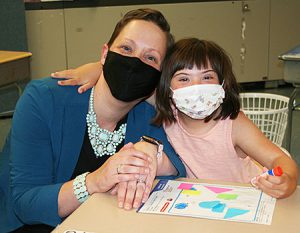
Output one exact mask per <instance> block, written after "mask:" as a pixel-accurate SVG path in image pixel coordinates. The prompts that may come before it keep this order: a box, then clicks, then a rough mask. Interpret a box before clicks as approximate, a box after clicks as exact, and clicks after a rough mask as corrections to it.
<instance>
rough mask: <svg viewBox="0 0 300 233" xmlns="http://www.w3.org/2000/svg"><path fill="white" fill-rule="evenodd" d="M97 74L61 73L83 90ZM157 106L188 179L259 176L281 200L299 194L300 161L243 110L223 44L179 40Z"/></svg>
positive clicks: (91, 67)
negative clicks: (271, 173) (278, 172)
mask: <svg viewBox="0 0 300 233" xmlns="http://www.w3.org/2000/svg"><path fill="white" fill-rule="evenodd" d="M96 71H97V72H96ZM93 73H101V68H100V66H98V65H96V63H94V64H88V65H85V66H82V67H80V68H79V69H76V70H71V71H62V72H58V73H55V75H56V77H65V76H67V77H69V78H70V79H69V80H65V81H62V82H61V83H60V84H61V85H69V84H78V83H81V82H82V81H87V82H86V84H85V85H84V86H82V87H81V89H79V92H81V91H85V90H86V89H88V88H89V87H90V86H91V85H92V84H93V83H94V82H95V78H96V77H95V75H93ZM86 75H88V77H89V78H88V79H84V76H86ZM91 76H94V77H91ZM74 77H75V79H74ZM156 105H157V115H156V117H155V119H154V123H155V124H157V125H161V124H163V125H164V128H165V131H166V133H167V135H168V139H169V141H170V142H171V144H172V146H173V147H174V149H175V150H176V152H177V153H178V154H179V156H180V157H181V159H182V161H183V162H184V165H185V167H186V170H187V176H188V177H190V178H201V179H214V180H221V181H222V180H223V181H231V182H242V183H249V182H250V180H251V179H252V178H253V177H256V179H255V181H254V182H253V183H254V185H256V186H257V187H258V188H260V189H261V190H262V191H264V192H265V193H267V194H269V195H271V196H273V197H276V198H283V197H287V196H289V195H290V194H292V193H293V191H294V190H295V188H296V186H297V179H298V168H297V165H296V163H295V162H294V161H293V160H292V159H291V158H290V157H288V156H287V155H286V154H285V153H284V152H283V151H282V150H281V149H280V148H278V147H277V146H276V145H274V144H273V143H272V142H271V141H269V140H268V139H267V138H266V137H265V135H264V134H263V133H262V132H261V131H260V130H259V129H258V128H257V127H256V125H255V124H254V123H253V122H252V121H251V120H249V119H248V118H247V117H246V116H245V115H244V113H243V112H241V111H240V102H239V88H238V84H237V81H236V79H235V76H234V74H233V71H232V64H231V61H230V58H229V57H228V55H227V54H226V52H225V51H224V50H223V49H222V48H221V47H219V46H218V45H217V44H215V43H213V42H211V41H205V40H199V39H195V38H190V39H183V40H180V41H178V42H177V43H176V44H175V45H174V46H173V47H172V48H171V49H170V50H169V52H168V53H167V55H166V58H165V60H164V63H163V67H162V76H161V80H160V83H159V85H158V87H157V90H156ZM258 164H260V165H262V166H264V167H265V168H263V171H266V170H268V169H272V168H274V167H276V166H281V168H282V169H283V171H284V173H283V175H282V176H280V177H278V176H267V177H260V176H259V174H261V173H262V172H263V171H262V169H261V166H260V165H258Z"/></svg>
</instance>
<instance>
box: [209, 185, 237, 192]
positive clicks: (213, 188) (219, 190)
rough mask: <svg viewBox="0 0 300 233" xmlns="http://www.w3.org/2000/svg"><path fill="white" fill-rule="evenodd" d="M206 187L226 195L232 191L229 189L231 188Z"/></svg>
mask: <svg viewBox="0 0 300 233" xmlns="http://www.w3.org/2000/svg"><path fill="white" fill-rule="evenodd" d="M204 187H205V188H207V189H209V190H210V191H212V192H214V193H224V192H228V191H232V189H229V188H220V187H215V186H204Z"/></svg>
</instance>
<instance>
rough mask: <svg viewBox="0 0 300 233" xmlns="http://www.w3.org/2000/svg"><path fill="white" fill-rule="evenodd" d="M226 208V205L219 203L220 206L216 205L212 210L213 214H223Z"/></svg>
mask: <svg viewBox="0 0 300 233" xmlns="http://www.w3.org/2000/svg"><path fill="white" fill-rule="evenodd" d="M225 207H226V204H224V203H219V204H217V205H215V206H214V207H213V208H212V209H211V210H212V212H215V213H223V211H224V209H225Z"/></svg>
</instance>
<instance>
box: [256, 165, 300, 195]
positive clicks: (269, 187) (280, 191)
mask: <svg viewBox="0 0 300 233" xmlns="http://www.w3.org/2000/svg"><path fill="white" fill-rule="evenodd" d="M267 170H268V169H266V168H264V169H263V172H265V171H267ZM293 183H294V181H293V179H291V178H290V177H289V176H288V174H286V173H283V174H282V175H281V176H271V175H267V176H266V177H262V176H257V177H256V180H255V181H254V184H255V185H256V186H257V188H259V189H260V190H262V191H263V192H264V193H266V194H268V195H270V196H272V197H275V198H285V197H288V196H289V195H291V193H293V192H294V189H295V188H294V187H296V185H294V184H293Z"/></svg>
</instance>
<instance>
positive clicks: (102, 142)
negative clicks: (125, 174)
mask: <svg viewBox="0 0 300 233" xmlns="http://www.w3.org/2000/svg"><path fill="white" fill-rule="evenodd" d="M96 119H97V117H96V113H95V112H94V88H93V89H92V91H91V95H90V100H89V112H88V113H87V116H86V123H87V126H88V135H89V139H90V142H91V145H92V148H93V150H94V152H95V154H96V157H102V156H103V155H113V154H115V153H116V148H117V146H118V145H119V144H120V143H121V142H122V141H123V140H124V138H125V133H126V125H127V124H126V123H125V124H122V125H120V127H119V129H117V130H114V131H113V132H110V131H108V130H106V129H102V128H101V127H100V126H99V125H98V124H97V121H96Z"/></svg>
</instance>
